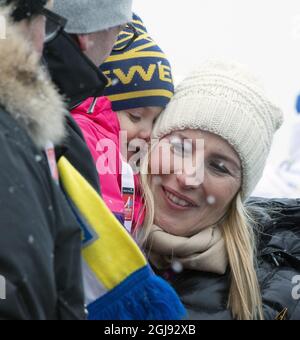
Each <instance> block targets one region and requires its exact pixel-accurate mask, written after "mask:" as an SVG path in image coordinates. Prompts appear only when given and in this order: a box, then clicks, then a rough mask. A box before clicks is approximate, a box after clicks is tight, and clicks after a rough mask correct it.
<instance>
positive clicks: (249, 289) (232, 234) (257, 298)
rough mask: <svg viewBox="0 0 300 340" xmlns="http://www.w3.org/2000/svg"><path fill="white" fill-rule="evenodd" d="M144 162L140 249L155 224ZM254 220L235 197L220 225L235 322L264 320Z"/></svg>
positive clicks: (229, 307)
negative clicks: (142, 217) (229, 273)
mask: <svg viewBox="0 0 300 340" xmlns="http://www.w3.org/2000/svg"><path fill="white" fill-rule="evenodd" d="M148 162H149V160H146V161H145V162H144V163H143V165H142V169H141V185H142V188H143V193H144V200H145V208H144V209H145V211H144V212H145V220H144V224H143V228H142V230H140V231H139V234H138V239H139V242H140V244H141V246H144V245H145V244H146V242H147V239H148V236H149V232H150V228H151V226H152V225H153V223H154V217H155V212H154V197H153V194H152V191H151V188H150V176H148V175H146V174H147V170H148ZM254 225H255V222H254V220H253V219H252V218H251V217H250V214H249V213H248V211H247V210H246V208H245V206H244V204H243V202H242V199H241V195H240V194H238V195H237V196H236V198H235V199H234V201H233V202H232V204H231V207H230V208H229V211H228V213H227V215H226V216H225V218H224V219H223V220H222V222H221V223H220V227H221V230H222V232H223V235H224V240H225V244H226V249H227V253H228V258H229V266H230V271H231V278H230V281H231V282H230V290H229V297H228V305H227V307H228V309H230V310H231V312H232V315H233V317H234V319H236V320H263V319H264V316H263V307H262V297H261V292H260V287H259V283H258V278H257V274H256V270H255V265H256V261H255V259H256V254H257V252H256V239H255V233H254Z"/></svg>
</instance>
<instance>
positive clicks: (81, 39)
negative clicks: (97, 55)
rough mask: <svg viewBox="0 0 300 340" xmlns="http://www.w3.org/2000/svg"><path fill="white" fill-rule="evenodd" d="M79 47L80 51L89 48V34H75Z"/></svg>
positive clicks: (85, 50)
mask: <svg viewBox="0 0 300 340" xmlns="http://www.w3.org/2000/svg"><path fill="white" fill-rule="evenodd" d="M76 40H77V42H78V45H79V48H80V50H81V51H82V52H87V50H88V49H89V35H88V34H78V35H77V36H76Z"/></svg>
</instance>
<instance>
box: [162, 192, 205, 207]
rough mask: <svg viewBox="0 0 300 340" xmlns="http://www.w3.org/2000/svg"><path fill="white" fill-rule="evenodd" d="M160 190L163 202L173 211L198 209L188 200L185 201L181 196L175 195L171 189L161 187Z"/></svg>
mask: <svg viewBox="0 0 300 340" xmlns="http://www.w3.org/2000/svg"><path fill="white" fill-rule="evenodd" d="M162 190H163V193H164V198H165V200H166V201H167V203H168V204H169V205H170V206H171V207H172V208H173V209H177V210H188V209H192V208H198V207H199V206H197V205H196V204H195V203H194V202H192V201H191V200H189V199H185V197H184V196H183V195H180V194H178V193H176V192H175V191H173V190H172V189H169V188H166V187H162Z"/></svg>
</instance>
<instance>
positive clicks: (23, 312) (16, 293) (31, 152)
mask: <svg viewBox="0 0 300 340" xmlns="http://www.w3.org/2000/svg"><path fill="white" fill-rule="evenodd" d="M1 14H2V13H1V11H0V15H1ZM7 35H8V36H7V39H5V40H2V41H0V75H1V76H0V232H1V237H0V276H1V283H3V278H4V279H5V288H6V292H4V291H3V290H0V293H1V298H3V296H2V294H4V293H6V299H5V300H2V299H1V298H0V319H21V320H24V319H25V320H27V319H34V320H41V319H42V320H44V319H84V318H85V313H84V296H83V287H82V286H83V285H82V273H81V232H80V228H79V225H78V224H77V221H76V220H75V219H74V217H73V213H72V212H71V211H70V208H69V206H68V204H67V202H66V200H65V198H64V196H63V194H62V192H61V191H60V189H59V186H58V185H57V184H56V183H55V182H54V181H53V179H52V176H51V173H50V170H49V166H48V161H47V159H46V157H45V154H44V152H43V145H46V142H47V141H48V140H52V141H53V142H57V141H60V139H61V137H62V136H63V131H64V128H63V126H64V109H63V104H62V101H61V99H60V97H59V96H58V94H57V92H56V91H55V90H54V88H53V86H52V85H51V83H50V82H49V81H48V78H47V77H46V75H45V73H44V72H43V71H42V69H41V67H40V66H39V60H38V58H37V57H34V56H33V53H32V51H31V47H30V46H27V43H26V42H24V43H23V41H24V39H22V38H21V39H22V40H21V39H20V38H17V37H18V36H17V32H16V31H15V30H14V27H12V26H11V25H10V24H8V25H7ZM28 45H29V44H28ZM8 108H9V109H8ZM8 110H9V111H8ZM1 288H4V287H2V285H1V287H0V289H1Z"/></svg>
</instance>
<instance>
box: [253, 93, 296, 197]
mask: <svg viewBox="0 0 300 340" xmlns="http://www.w3.org/2000/svg"><path fill="white" fill-rule="evenodd" d="M295 107H296V113H297V114H296V115H295V116H294V117H293V120H292V126H291V133H290V141H289V149H288V155H287V157H286V158H285V159H284V160H281V162H279V164H278V165H275V166H274V165H272V164H268V165H267V167H266V171H265V173H264V176H263V178H262V180H261V182H260V183H259V184H258V186H257V188H256V189H255V191H254V195H255V196H258V197H266V198H272V197H278V198H280V197H281V198H283V197H284V198H299V197H300V137H299V136H300V96H298V97H297V101H296V106H295Z"/></svg>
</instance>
